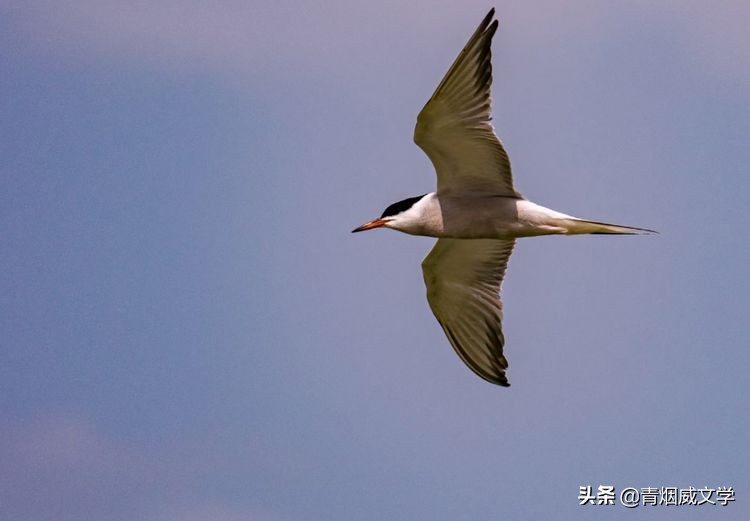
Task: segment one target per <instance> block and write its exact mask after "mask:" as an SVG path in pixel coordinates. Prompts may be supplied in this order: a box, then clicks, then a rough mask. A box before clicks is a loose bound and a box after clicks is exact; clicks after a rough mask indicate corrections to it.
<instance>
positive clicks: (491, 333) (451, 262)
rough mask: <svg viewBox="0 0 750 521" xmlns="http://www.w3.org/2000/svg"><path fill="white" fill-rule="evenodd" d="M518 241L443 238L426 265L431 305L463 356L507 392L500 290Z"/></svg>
mask: <svg viewBox="0 0 750 521" xmlns="http://www.w3.org/2000/svg"><path fill="white" fill-rule="evenodd" d="M514 243H515V241H514V240H513V239H510V240H500V239H439V240H438V241H437V242H436V243H435V246H434V247H433V248H432V251H430V253H429V255H427V257H425V259H424V261H423V262H422V272H423V274H424V282H425V285H426V286H427V301H428V302H429V303H430V308H432V312H433V313H434V314H435V318H437V320H438V322H439V323H440V325H441V326H443V330H444V331H445V334H446V335H447V336H448V340H449V341H450V343H451V345H452V346H453V348H454V349H455V350H456V353H458V356H460V357H461V359H462V360H463V361H464V363H466V365H468V366H469V367H470V368H471V370H472V371H474V372H475V373H476V374H478V375H479V376H481V377H482V378H484V379H485V380H487V381H488V382H492V383H494V384H497V385H502V386H504V387H508V386H509V385H510V384H509V383H508V379H507V378H506V377H505V370H506V369H507V368H508V361H507V360H506V359H505V357H504V356H503V346H504V345H505V338H504V337H503V330H502V323H501V321H502V317H503V305H502V302H501V301H500V285H501V284H502V282H503V276H504V275H505V269H506V267H507V266H508V258H510V254H511V252H512V251H513V245H514Z"/></svg>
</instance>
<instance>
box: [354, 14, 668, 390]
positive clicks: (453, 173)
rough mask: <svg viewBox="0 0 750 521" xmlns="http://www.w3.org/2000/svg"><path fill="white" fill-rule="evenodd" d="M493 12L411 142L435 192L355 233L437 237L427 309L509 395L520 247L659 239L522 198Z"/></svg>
mask: <svg viewBox="0 0 750 521" xmlns="http://www.w3.org/2000/svg"><path fill="white" fill-rule="evenodd" d="M497 28H498V21H497V19H495V9H494V7H493V8H492V9H490V11H489V13H487V15H486V16H485V17H484V19H483V20H482V22H481V23H480V24H479V26H478V27H477V29H476V30H475V31H474V33H473V34H472V35H471V37H470V38H469V41H468V42H467V43H466V45H465V46H464V48H463V50H462V51H461V52H460V53H459V55H458V57H457V58H456V59H455V61H454V62H453V64H452V65H451V67H450V68H449V69H448V72H447V73H446V74H445V77H444V78H443V79H442V81H441V82H440V83H439V84H438V86H437V88H436V89H435V92H434V93H433V94H432V96H431V97H430V99H429V100H428V101H427V103H426V104H425V106H424V108H423V109H422V110H421V112H420V113H419V115H418V116H417V124H416V127H415V129H414V142H415V143H416V144H417V145H418V146H419V147H420V148H421V149H422V150H423V151H424V152H425V153H426V154H427V156H428V157H429V159H430V160H431V162H432V164H433V166H434V168H435V172H436V174H437V190H436V191H435V192H430V193H426V194H423V195H420V196H416V197H409V198H407V199H404V200H401V201H398V202H396V203H393V204H391V205H390V206H388V207H387V208H386V209H385V211H383V214H382V215H381V216H380V217H379V218H377V219H374V220H371V221H369V222H367V223H365V224H363V225H362V226H359V227H358V228H355V229H354V230H352V233H357V232H362V231H365V230H373V229H376V228H390V229H393V230H397V231H400V232H404V233H407V234H410V235H421V236H428V237H436V238H437V242H436V243H435V245H434V246H433V248H432V250H431V251H430V253H429V254H428V255H427V257H425V259H424V260H423V262H422V273H423V276H424V283H425V286H426V289H427V301H428V303H429V306H430V308H431V310H432V312H433V314H434V315H435V318H436V319H437V321H438V323H439V324H440V326H441V327H442V328H443V331H444V332H445V335H446V337H447V338H448V341H449V342H450V344H451V346H453V349H454V350H455V351H456V354H458V356H459V357H460V358H461V360H463V362H464V363H465V364H466V365H467V366H468V367H469V368H470V369H471V370H472V371H474V373H476V374H477V375H478V376H479V377H481V378H483V379H484V380H486V381H488V382H490V383H493V384H497V385H500V386H503V387H509V386H510V383H509V381H508V378H507V376H506V371H507V369H508V360H507V358H506V357H505V355H504V354H503V351H504V347H505V337H504V335H503V329H502V318H503V305H502V301H501V300H500V289H501V285H502V282H503V278H504V277H505V272H506V268H507V266H508V259H509V258H510V255H511V253H512V252H513V247H514V245H515V242H516V239H518V238H522V237H534V236H540V235H552V234H564V235H578V234H614V235H635V234H653V233H657V232H655V231H654V230H649V229H646V228H636V227H632V226H622V225H617V224H608V223H605V222H599V221H591V220H588V219H581V218H578V217H573V216H571V215H567V214H564V213H561V212H558V211H555V210H552V209H550V208H546V207H544V206H541V205H538V204H536V203H533V202H531V201H529V200H528V199H526V198H525V197H524V196H523V195H521V193H519V192H518V191H516V189H515V185H514V183H513V176H512V174H511V166H510V160H509V158H508V154H507V153H506V151H505V148H504V147H503V144H502V142H501V141H500V138H498V136H497V134H496V133H495V130H494V127H493V126H492V124H491V92H490V90H491V86H492V63H491V59H492V53H491V44H492V37H493V36H494V35H495V32H496V31H497Z"/></svg>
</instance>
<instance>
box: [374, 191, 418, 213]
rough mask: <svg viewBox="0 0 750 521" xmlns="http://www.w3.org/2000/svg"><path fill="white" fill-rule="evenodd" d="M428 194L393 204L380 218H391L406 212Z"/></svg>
mask: <svg viewBox="0 0 750 521" xmlns="http://www.w3.org/2000/svg"><path fill="white" fill-rule="evenodd" d="M425 195H427V194H422V195H418V196H416V197H409V198H408V199H404V200H403V201H399V202H397V203H393V204H392V205H390V206H389V207H388V208H386V209H385V211H384V212H383V215H381V216H380V218H381V219H382V218H384V217H391V216H392V215H396V214H399V213H401V212H405V211H406V210H408V209H409V208H411V207H412V206H414V204H415V203H416V202H417V201H419V200H420V199H421V198H423V197H424V196H425Z"/></svg>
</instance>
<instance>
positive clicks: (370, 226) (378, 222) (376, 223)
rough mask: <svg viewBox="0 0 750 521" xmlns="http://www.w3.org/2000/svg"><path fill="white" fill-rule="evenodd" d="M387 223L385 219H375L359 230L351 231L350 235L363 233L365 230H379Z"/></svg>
mask: <svg viewBox="0 0 750 521" xmlns="http://www.w3.org/2000/svg"><path fill="white" fill-rule="evenodd" d="M387 222H388V221H387V220H385V219H375V220H374V221H370V222H369V223H365V224H363V225H362V226H360V227H359V228H355V229H353V230H352V233H357V232H363V231H365V230H372V229H373V228H380V227H381V226H385V223H387Z"/></svg>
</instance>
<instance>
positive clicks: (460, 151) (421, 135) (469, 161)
mask: <svg viewBox="0 0 750 521" xmlns="http://www.w3.org/2000/svg"><path fill="white" fill-rule="evenodd" d="M494 14H495V9H494V8H493V9H492V10H491V11H490V12H489V13H488V14H487V16H486V17H485V18H484V20H482V23H481V24H479V27H477V30H476V31H475V32H474V34H473V35H472V36H471V38H470V39H469V41H468V43H467V44H466V46H465V47H464V49H463V50H462V51H461V53H460V54H459V55H458V58H456V61H455V62H454V63H453V65H452V66H451V68H450V69H449V70H448V73H447V74H446V75H445V77H444V78H443V81H441V82H440V85H438V87H437V89H436V90H435V93H434V94H433V95H432V97H431V98H430V100H429V101H428V102H427V104H426V105H425V106H424V108H423V109H422V112H420V113H419V116H418V117H417V126H416V128H415V129H414V142H415V143H416V144H417V145H419V147H420V148H421V149H422V150H424V151H425V153H426V154H427V156H428V157H429V158H430V160H431V161H432V164H433V165H434V166H435V171H436V172H437V178H438V179H437V188H438V190H437V191H438V193H450V192H452V191H456V192H459V193H466V192H472V191H477V192H482V193H489V194H494V195H503V196H514V197H520V194H518V193H517V192H516V191H515V189H514V188H513V178H512V176H511V171H510V160H509V159H508V154H507V153H506V152H505V149H504V148H503V145H502V143H501V142H500V139H499V138H498V137H497V135H496V134H495V130H494V128H492V124H491V123H490V119H491V117H490V104H491V98H490V87H491V85H492V62H491V59H492V54H491V51H490V44H491V43H492V36H493V35H494V34H495V31H496V30H497V25H498V23H497V20H494V21H492V22H491V20H492V18H493V16H494ZM490 22H491V23H490Z"/></svg>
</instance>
